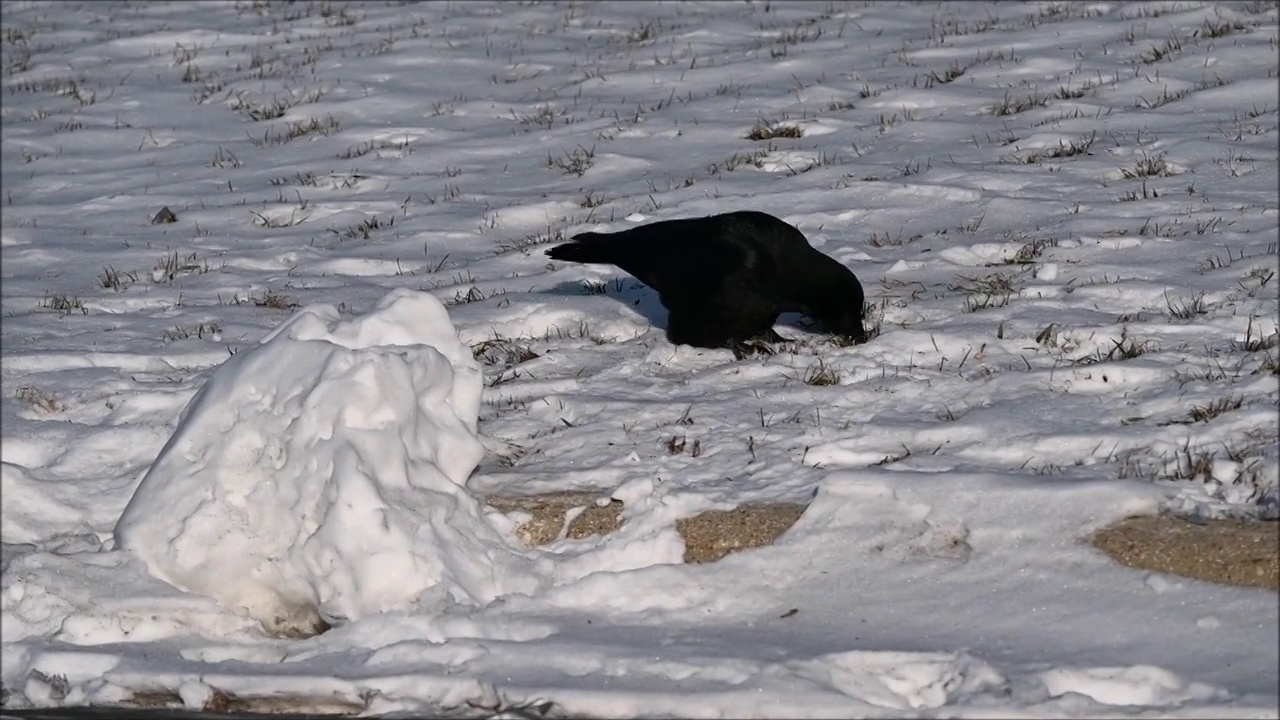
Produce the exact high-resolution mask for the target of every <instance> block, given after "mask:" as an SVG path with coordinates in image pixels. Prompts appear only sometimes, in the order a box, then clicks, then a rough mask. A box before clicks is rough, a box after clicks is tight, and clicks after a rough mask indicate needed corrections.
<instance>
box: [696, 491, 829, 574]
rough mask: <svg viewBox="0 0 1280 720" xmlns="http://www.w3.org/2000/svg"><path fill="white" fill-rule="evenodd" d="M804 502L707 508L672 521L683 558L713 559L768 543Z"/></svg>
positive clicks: (795, 517) (784, 528)
mask: <svg viewBox="0 0 1280 720" xmlns="http://www.w3.org/2000/svg"><path fill="white" fill-rule="evenodd" d="M805 507H807V506H805V505H797V504H795V503H769V504H762V505H742V506H739V507H736V508H734V509H732V510H710V511H707V512H704V513H702V514H700V515H695V516H693V517H690V518H684V519H682V520H678V521H676V531H677V532H679V533H680V537H682V538H684V561H685V562H687V563H707V562H715V561H717V560H719V559H720V558H722V557H724V556H725V555H728V554H729V553H732V552H737V551H739V550H745V549H747V548H754V547H763V546H765V545H772V544H773V542H774V541H775V540H777V539H778V537H779V536H781V535H782V533H784V532H786V531H787V529H788V528H790V527H791V526H792V525H795V524H796V521H797V520H799V519H800V515H801V514H803V513H804V509H805Z"/></svg>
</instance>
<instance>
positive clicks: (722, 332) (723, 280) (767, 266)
mask: <svg viewBox="0 0 1280 720" xmlns="http://www.w3.org/2000/svg"><path fill="white" fill-rule="evenodd" d="M547 255H548V256H550V257H551V258H553V259H556V260H568V261H571V262H580V263H599V264H606V265H616V266H618V267H620V268H622V269H623V270H625V271H627V272H628V273H631V274H632V275H634V276H635V277H636V278H638V279H639V280H640V281H641V282H643V283H644V284H645V285H648V286H649V287H651V288H653V289H654V290H656V291H657V293H658V298H659V299H660V300H661V301H662V304H663V306H665V307H666V308H667V317H668V320H667V338H668V339H670V340H671V342H672V343H675V344H677V345H695V346H697V347H705V348H730V349H732V350H734V351H735V353H737V354H739V356H741V354H742V350H743V348H744V347H745V346H748V345H749V344H750V343H752V342H759V341H761V340H768V341H777V340H781V339H782V338H780V337H779V336H778V334H777V333H775V332H774V331H773V323H774V322H775V321H776V320H777V319H778V316H779V315H780V314H782V313H784V312H799V313H803V314H805V315H807V316H809V318H810V319H812V320H814V321H816V322H817V323H819V324H820V325H821V326H823V329H824V330H826V331H827V332H831V333H835V334H837V335H840V336H843V337H844V338H846V339H848V340H849V341H851V342H854V343H861V342H864V341H865V340H866V333H865V332H864V330H863V328H862V299H863V295H862V284H861V283H859V282H858V278H857V277H855V276H854V274H853V273H852V272H850V271H849V269H848V268H846V267H845V266H843V265H841V264H840V263H839V262H836V261H835V260H833V259H832V258H830V257H828V256H826V255H824V254H823V253H821V252H819V251H818V250H815V249H814V248H813V246H811V245H809V241H808V240H807V239H806V238H805V236H804V233H801V232H800V231H799V230H797V229H796V228H795V227H793V226H791V225H789V224H787V223H786V222H783V221H782V220H779V219H778V218H776V217H774V216H772V215H769V214H767V213H762V212H755V211H742V212H731V213H725V214H722V215H711V216H709V217H701V218H686V219H680V220H662V221H659V222H655V223H649V224H647V225H640V226H638V227H634V228H630V229H627V230H622V231H620V232H614V233H594V232H589V233H582V234H580V235H575V236H574V237H573V238H572V239H571V240H570V241H569V242H567V243H564V244H562V245H557V246H555V247H553V248H550V249H548V250H547Z"/></svg>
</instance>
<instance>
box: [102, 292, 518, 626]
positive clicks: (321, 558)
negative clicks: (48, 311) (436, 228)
mask: <svg viewBox="0 0 1280 720" xmlns="http://www.w3.org/2000/svg"><path fill="white" fill-rule="evenodd" d="M480 394H481V375H480V371H479V368H478V366H477V365H476V363H475V361H474V359H473V358H472V357H471V353H470V352H469V351H468V350H467V348H465V347H464V346H463V345H462V344H461V343H460V342H459V340H458V336H457V333H456V332H455V330H454V328H453V326H452V324H451V323H450V321H449V316H448V313H447V312H446V311H445V309H444V306H443V305H441V304H440V302H439V301H438V300H436V299H435V298H434V297H432V296H431V295H429V294H427V293H421V292H415V291H410V290H394V291H392V292H391V293H390V294H389V295H387V296H386V297H385V298H384V299H383V300H382V301H381V302H380V303H379V304H378V305H377V306H376V307H375V308H374V310H373V311H372V312H370V313H369V314H367V315H364V316H361V317H355V318H350V319H342V318H340V317H339V315H338V311H337V310H336V309H334V308H333V307H332V306H315V307H310V308H307V309H305V310H302V311H300V312H298V313H297V314H296V315H295V316H294V317H293V318H291V319H290V320H289V321H288V322H286V323H285V324H284V325H282V326H281V327H279V328H278V329H276V330H275V331H273V332H272V333H270V334H269V335H268V336H267V337H266V338H264V339H263V340H262V341H261V342H260V343H259V344H258V345H256V346H254V347H251V348H249V349H246V350H243V351H241V352H240V353H238V354H236V355H234V356H232V357H231V358H230V359H229V360H227V361H226V362H225V363H224V364H222V365H221V366H220V367H219V368H218V369H217V370H216V371H215V372H214V373H213V374H212V376H211V377H210V378H209V380H208V382H207V383H206V384H205V385H204V387H203V388H202V389H201V390H200V391H199V392H198V393H197V394H196V395H195V397H194V398H192V400H191V403H190V405H188V407H187V408H186V410H185V411H184V413H183V415H182V419H181V420H180V422H179V424H178V427H177V429H176V431H175V432H174V434H173V436H172V438H170V440H169V442H168V443H167V444H166V445H165V446H164V449H163V450H161V451H160V455H159V457H158V458H157V459H156V461H155V463H154V464H153V465H152V466H151V468H150V470H149V471H148V472H147V474H146V476H145V477H144V478H143V480H142V483H141V484H140V485H139V486H138V488H137V490H136V491H135V492H134V495H133V497H132V499H131V500H130V501H129V504H128V506H127V507H126V508H125V510H124V513H123V515H122V516H121V518H120V520H119V522H118V523H117V525H116V529H115V536H116V541H117V544H118V546H120V547H123V548H125V549H128V550H130V551H132V552H134V553H136V554H137V555H139V556H140V557H141V558H142V559H143V560H144V561H145V562H146V563H147V566H148V567H149V569H150V571H151V572H152V574H154V575H156V576H157V577H159V578H161V579H163V580H165V581H167V582H169V583H172V584H173V585H176V586H178V587H180V588H183V589H186V590H190V591H193V592H198V593H202V594H206V595H209V596H212V597H215V598H217V599H218V600H219V601H220V602H222V603H223V604H225V605H227V606H229V607H240V608H244V609H245V610H247V611H248V612H249V613H250V614H251V615H252V616H253V617H255V618H256V619H258V620H259V621H261V622H262V623H263V625H264V627H266V628H267V630H268V631H269V632H272V633H274V634H279V635H304V636H305V635H309V634H313V633H314V632H316V631H317V630H319V629H322V628H323V627H324V624H323V623H322V619H325V621H326V622H327V621H342V620H353V619H356V618H359V617H361V616H365V615H368V614H371V613H377V612H382V611H386V610H389V609H392V608H404V607H407V606H410V605H412V604H414V603H423V602H441V601H445V600H446V598H447V599H449V600H452V601H456V602H464V603H484V602H487V601H489V600H491V599H493V598H494V597H496V596H498V595H500V594H503V593H505V592H508V591H511V590H512V589H513V586H519V584H520V574H519V573H518V572H516V569H515V568H504V569H499V568H498V567H496V566H495V559H499V560H500V558H499V557H497V555H498V554H496V553H494V549H495V548H501V547H502V546H503V545H504V542H503V540H502V538H501V537H500V536H499V534H498V531H497V530H496V529H494V528H493V527H492V526H490V525H489V524H488V523H487V521H486V520H485V518H484V516H483V514H482V511H481V508H480V506H479V504H478V503H477V502H476V501H475V500H474V499H473V498H472V497H471V496H470V495H468V494H467V492H466V491H465V488H464V484H465V481H466V480H467V478H468V476H469V475H470V474H471V472H472V471H473V470H474V469H475V467H476V465H477V464H478V463H479V462H480V460H481V458H482V457H483V455H484V448H483V446H482V445H481V443H480V441H479V439H478V438H477V436H476V422H477V416H478V411H479V405H480ZM511 558H512V559H513V560H514V559H515V556H514V554H512V555H511ZM420 609H421V608H419V610H420Z"/></svg>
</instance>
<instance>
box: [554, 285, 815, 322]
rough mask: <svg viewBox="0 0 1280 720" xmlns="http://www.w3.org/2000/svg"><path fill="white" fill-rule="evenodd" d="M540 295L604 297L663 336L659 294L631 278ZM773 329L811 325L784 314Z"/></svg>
mask: <svg viewBox="0 0 1280 720" xmlns="http://www.w3.org/2000/svg"><path fill="white" fill-rule="evenodd" d="M539 292H543V293H546V294H548V295H579V296H587V295H604V296H607V297H610V298H612V299H614V300H616V301H618V302H620V303H622V304H623V305H626V306H628V307H630V308H631V309H632V310H635V311H636V312H637V313H639V314H640V316H641V317H643V318H644V319H645V320H646V321H648V323H649V324H650V325H652V326H653V327H655V328H658V329H660V330H662V331H663V332H666V329H667V309H666V308H665V307H663V306H662V301H661V300H659V299H658V293H657V292H655V291H654V290H653V289H652V288H650V287H649V286H647V285H645V284H644V283H642V282H640V281H639V280H636V279H635V278H633V277H629V276H626V275H618V276H614V277H611V278H609V279H608V280H606V281H604V282H603V283H602V284H598V283H592V282H591V281H586V280H583V281H578V282H562V283H557V284H556V285H553V286H551V287H549V288H546V289H545V290H541V291H539ZM775 325H784V326H788V327H793V328H796V329H798V330H806V331H809V330H811V328H812V326H813V323H812V322H811V321H810V320H809V319H808V318H806V317H805V316H804V315H801V314H800V313H793V312H788V313H783V314H782V315H780V316H779V317H778V319H777V321H776V322H775Z"/></svg>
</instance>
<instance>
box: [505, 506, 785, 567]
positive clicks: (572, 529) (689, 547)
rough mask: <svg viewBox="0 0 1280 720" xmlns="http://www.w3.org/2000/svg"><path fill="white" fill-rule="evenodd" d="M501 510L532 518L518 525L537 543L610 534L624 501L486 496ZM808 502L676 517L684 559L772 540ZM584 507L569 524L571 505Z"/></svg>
mask: <svg viewBox="0 0 1280 720" xmlns="http://www.w3.org/2000/svg"><path fill="white" fill-rule="evenodd" d="M486 501H487V502H488V503H489V505H491V506H492V507H494V508H496V509H497V510H499V511H500V512H504V513H510V512H514V511H517V510H519V511H523V512H527V513H529V514H530V515H532V516H533V518H532V519H531V520H529V521H527V522H525V523H524V524H522V525H521V526H520V527H518V528H516V534H517V536H519V538H520V540H521V541H523V542H525V543H527V544H529V545H533V546H538V545H545V544H547V543H549V542H552V541H554V540H557V539H559V538H560V537H561V535H562V533H563V536H564V537H567V538H571V539H575V540H576V539H581V538H585V537H589V536H592V535H607V534H609V533H611V532H613V531H614V530H617V529H618V527H619V526H621V525H622V502H621V501H619V500H613V499H611V498H608V497H606V496H599V495H596V494H594V493H588V492H564V493H548V494H546V495H532V496H528V497H513V496H500V495H494V496H490V497H488V498H486ZM805 507H806V506H805V505H799V504H796V503H768V504H758V505H743V506H741V507H736V508H734V509H732V510H710V511H707V512H704V513H702V514H700V515H695V516H694V517H690V518H684V519H681V520H679V521H677V522H676V532H678V533H680V537H681V538H683V539H684V545H685V551H684V561H685V562H687V563H706V562H715V561H716V560H719V559H720V558H722V557H724V556H725V555H728V554H729V553H732V552H737V551H738V550H745V549H747V548H754V547H762V546H765V545H772V544H773V542H774V541H775V540H777V539H778V537H779V536H781V535H782V533H784V532H786V531H787V529H788V528H790V527H791V526H792V525H794V524H795V522H796V520H799V519H800V515H801V514H802V513H804V510H805ZM579 508H581V512H579V513H578V514H577V515H576V516H575V517H574V518H573V520H571V521H570V522H569V523H568V527H567V528H566V527H565V519H566V518H567V517H568V516H569V513H570V511H571V510H575V509H579Z"/></svg>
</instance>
